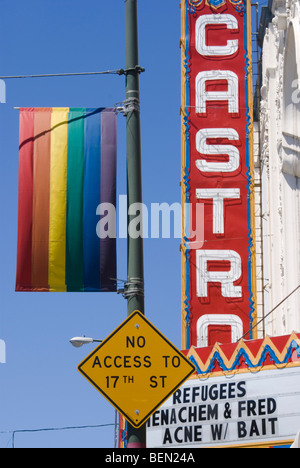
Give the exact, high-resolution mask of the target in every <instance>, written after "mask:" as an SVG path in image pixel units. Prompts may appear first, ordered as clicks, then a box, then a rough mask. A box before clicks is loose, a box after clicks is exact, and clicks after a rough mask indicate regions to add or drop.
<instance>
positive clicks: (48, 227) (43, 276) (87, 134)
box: [16, 108, 117, 292]
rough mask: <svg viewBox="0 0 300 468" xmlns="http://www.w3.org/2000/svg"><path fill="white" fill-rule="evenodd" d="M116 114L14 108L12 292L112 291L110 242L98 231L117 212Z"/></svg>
mask: <svg viewBox="0 0 300 468" xmlns="http://www.w3.org/2000/svg"><path fill="white" fill-rule="evenodd" d="M116 122H117V118H116V112H115V110H114V109H110V108H100V109H86V108H80V109H79V108H40V109H33V108H28V109H20V147H19V211H18V246H17V278H16V291H51V292H68V291H74V292H83V291H87V292H89V291H115V290H116V276H117V275H116V239H115V238H112V237H106V238H104V239H102V238H101V239H100V238H99V237H98V235H97V232H96V227H97V223H98V222H99V221H100V216H99V215H97V207H98V206H99V205H100V204H101V203H110V204H112V205H114V207H115V206H116V153H117V150H116V149H117V143H116V140H117V138H116V135H117V131H116V126H117V125H116Z"/></svg>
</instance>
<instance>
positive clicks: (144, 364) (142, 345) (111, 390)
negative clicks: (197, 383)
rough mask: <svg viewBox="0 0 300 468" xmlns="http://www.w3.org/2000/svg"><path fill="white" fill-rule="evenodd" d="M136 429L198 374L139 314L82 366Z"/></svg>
mask: <svg viewBox="0 0 300 468" xmlns="http://www.w3.org/2000/svg"><path fill="white" fill-rule="evenodd" d="M78 370H79V372H81V374H83V375H84V377H86V378H87V380H88V381H89V382H90V383H91V384H92V385H94V387H96V389H97V390H98V391H99V392H100V393H102V395H104V396H105V398H107V400H109V401H110V403H112V404H113V406H114V407H115V408H116V409H117V410H118V411H119V412H120V413H121V414H123V416H124V417H125V418H126V419H127V421H129V422H130V424H131V425H132V426H134V427H140V426H141V425H142V424H144V423H145V422H146V421H147V419H148V418H149V417H150V416H151V414H152V413H154V411H156V409H157V408H159V407H160V406H161V405H162V403H163V402H164V401H165V400H166V399H167V398H169V397H170V396H171V395H172V394H173V393H174V392H175V391H176V390H177V388H178V387H180V386H181V385H182V384H183V383H184V382H185V381H186V380H187V379H188V378H189V377H190V376H191V375H192V374H193V373H194V372H195V371H196V369H195V367H194V366H193V364H192V363H191V362H190V361H189V360H188V359H187V358H186V357H185V356H184V355H183V354H182V353H181V352H180V351H179V350H178V349H177V348H176V347H175V346H174V345H173V344H172V343H171V342H170V341H169V340H167V338H165V337H164V336H163V335H162V334H161V333H160V332H159V331H158V330H157V329H156V328H155V327H154V326H153V325H152V324H151V322H149V320H147V319H146V318H145V317H144V316H143V315H142V314H141V313H140V312H138V311H136V312H134V313H133V314H132V315H130V317H129V318H128V319H127V320H125V322H123V323H122V324H121V325H120V326H119V327H118V328H117V329H116V330H115V331H114V332H113V333H112V334H111V335H110V336H109V337H108V338H106V339H105V340H104V341H103V342H102V343H101V344H100V346H98V347H97V348H96V349H95V350H94V351H93V352H92V353H91V354H90V355H89V356H88V357H87V358H86V359H85V360H84V361H83V362H82V363H81V364H79V366H78Z"/></svg>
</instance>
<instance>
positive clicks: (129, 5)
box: [125, 0, 146, 448]
mask: <svg viewBox="0 0 300 468" xmlns="http://www.w3.org/2000/svg"><path fill="white" fill-rule="evenodd" d="M125 45H126V107H127V117H126V118H127V196H128V208H129V207H130V206H132V205H133V204H136V203H138V204H140V208H141V207H142V167H141V166H142V164H141V125H140V86H139V75H140V73H141V71H143V69H141V67H140V66H139V51H138V15H137V0H125ZM135 206H137V205H135ZM140 214H141V216H142V213H140ZM134 217H135V216H134V215H133V216H132V215H130V214H129V215H128V228H129V227H130V222H131V220H132V219H133V218H134ZM130 234H131V233H130V229H129V232H128V246H127V248H128V259H127V261H128V279H127V284H126V290H125V297H126V299H127V301H128V309H127V311H128V316H129V315H131V314H132V313H133V312H134V311H135V310H139V311H140V312H141V313H142V314H144V313H145V311H144V253H143V237H142V235H141V236H140V237H138V238H135V237H132V236H131V235H130ZM127 434H128V435H127V447H128V448H144V447H146V425H143V426H142V427H141V428H138V429H136V428H134V427H133V426H131V425H130V424H129V423H128V430H127Z"/></svg>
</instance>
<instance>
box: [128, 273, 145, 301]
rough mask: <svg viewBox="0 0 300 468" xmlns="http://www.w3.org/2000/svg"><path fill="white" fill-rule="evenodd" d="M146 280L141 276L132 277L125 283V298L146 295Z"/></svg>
mask: <svg viewBox="0 0 300 468" xmlns="http://www.w3.org/2000/svg"><path fill="white" fill-rule="evenodd" d="M144 295H145V294H144V281H143V280H142V279H139V278H131V279H130V280H129V281H127V283H125V288H124V293H123V296H124V298H125V299H130V298H131V297H136V296H142V297H144Z"/></svg>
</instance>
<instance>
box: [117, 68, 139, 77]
mask: <svg viewBox="0 0 300 468" xmlns="http://www.w3.org/2000/svg"><path fill="white" fill-rule="evenodd" d="M145 71H146V70H145V68H143V67H140V66H139V65H136V66H135V67H134V68H126V70H124V69H123V68H120V70H118V71H117V73H118V75H120V76H121V75H126V76H127V75H128V74H129V73H136V74H138V75H140V74H141V73H144V72H145Z"/></svg>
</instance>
